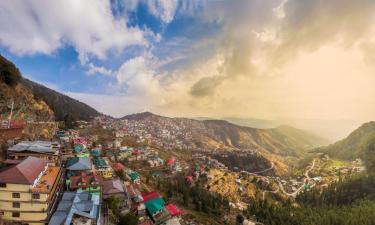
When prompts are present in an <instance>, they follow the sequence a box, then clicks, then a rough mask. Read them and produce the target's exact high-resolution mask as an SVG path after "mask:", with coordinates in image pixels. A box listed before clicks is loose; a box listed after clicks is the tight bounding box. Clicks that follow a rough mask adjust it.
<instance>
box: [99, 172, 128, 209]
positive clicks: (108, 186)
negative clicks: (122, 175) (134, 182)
mask: <svg viewBox="0 0 375 225" xmlns="http://www.w3.org/2000/svg"><path fill="white" fill-rule="evenodd" d="M102 193H103V199H108V198H109V197H111V196H114V197H116V198H117V199H118V200H119V204H118V208H119V210H120V211H121V212H126V211H128V210H129V206H130V201H129V196H128V193H127V192H126V189H125V187H124V186H123V183H122V181H121V180H120V179H118V178H117V179H112V180H105V181H103V188H102Z"/></svg>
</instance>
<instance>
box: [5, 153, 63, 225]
mask: <svg viewBox="0 0 375 225" xmlns="http://www.w3.org/2000/svg"><path fill="white" fill-rule="evenodd" d="M62 180H63V173H62V168H61V167H57V166H51V165H48V164H47V162H46V161H45V160H43V159H40V158H36V157H27V158H26V159H24V160H23V161H22V162H20V163H18V164H16V165H14V166H11V167H8V168H5V169H4V170H2V171H1V172H0V218H1V220H3V221H4V224H5V225H8V224H9V225H10V224H22V225H24V224H29V225H42V224H46V223H47V222H48V220H49V218H50V216H51V214H52V213H53V211H54V208H55V205H56V202H57V196H58V193H59V192H60V189H61V187H62Z"/></svg>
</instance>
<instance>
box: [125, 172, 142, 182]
mask: <svg viewBox="0 0 375 225" xmlns="http://www.w3.org/2000/svg"><path fill="white" fill-rule="evenodd" d="M128 175H129V177H130V179H131V180H132V181H135V180H136V179H137V178H138V177H139V173H137V172H130V173H128Z"/></svg>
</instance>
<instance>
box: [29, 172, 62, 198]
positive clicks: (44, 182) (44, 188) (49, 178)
mask: <svg viewBox="0 0 375 225" xmlns="http://www.w3.org/2000/svg"><path fill="white" fill-rule="evenodd" d="M60 171H61V168H60V167H58V166H49V167H48V168H47V169H46V171H45V173H43V175H42V177H41V178H40V179H39V181H38V183H37V184H36V185H35V186H34V187H33V189H32V191H33V192H34V193H50V192H51V190H52V187H53V185H54V184H55V182H56V180H57V179H58V178H59V173H60Z"/></svg>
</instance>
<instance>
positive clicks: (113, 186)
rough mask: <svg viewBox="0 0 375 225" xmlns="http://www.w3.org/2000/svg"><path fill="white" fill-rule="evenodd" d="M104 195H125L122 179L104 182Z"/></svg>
mask: <svg viewBox="0 0 375 225" xmlns="http://www.w3.org/2000/svg"><path fill="white" fill-rule="evenodd" d="M102 190H103V194H117V193H125V191H124V187H123V186H122V183H121V180H120V179H113V180H105V181H103V189H102Z"/></svg>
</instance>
